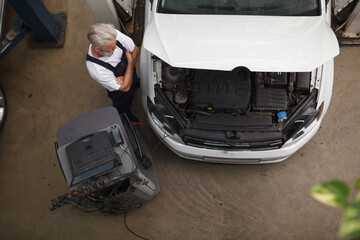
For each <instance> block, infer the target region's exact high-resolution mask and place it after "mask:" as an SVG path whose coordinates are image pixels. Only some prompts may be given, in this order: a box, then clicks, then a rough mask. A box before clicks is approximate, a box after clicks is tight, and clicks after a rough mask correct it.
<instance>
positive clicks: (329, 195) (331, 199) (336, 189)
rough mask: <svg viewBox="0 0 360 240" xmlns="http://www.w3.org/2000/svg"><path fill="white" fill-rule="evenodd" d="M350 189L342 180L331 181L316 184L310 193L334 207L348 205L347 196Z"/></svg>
mask: <svg viewBox="0 0 360 240" xmlns="http://www.w3.org/2000/svg"><path fill="white" fill-rule="evenodd" d="M349 194H350V190H349V188H348V186H347V185H346V184H345V183H343V182H340V181H330V182H326V183H323V184H319V185H316V186H314V187H313V188H312V189H311V191H310V195H311V196H312V197H313V198H315V199H316V200H318V201H319V202H321V203H324V204H326V205H329V206H332V207H345V206H347V204H348V202H347V198H348V197H349Z"/></svg>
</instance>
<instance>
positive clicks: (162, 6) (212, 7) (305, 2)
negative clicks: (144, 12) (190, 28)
mask: <svg viewBox="0 0 360 240" xmlns="http://www.w3.org/2000/svg"><path fill="white" fill-rule="evenodd" d="M158 12H159V13H175V14H211V15H264V16H318V15H320V6H319V0H181V1H179V0H159V7H158Z"/></svg>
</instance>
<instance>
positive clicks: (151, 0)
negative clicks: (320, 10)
mask: <svg viewBox="0 0 360 240" xmlns="http://www.w3.org/2000/svg"><path fill="white" fill-rule="evenodd" d="M327 1H329V0H327ZM149 2H150V3H151V11H152V7H153V2H154V0H149Z"/></svg>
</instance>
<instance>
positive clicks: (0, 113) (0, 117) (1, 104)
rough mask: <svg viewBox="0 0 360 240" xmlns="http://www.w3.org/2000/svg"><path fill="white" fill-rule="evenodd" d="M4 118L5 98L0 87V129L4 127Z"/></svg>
mask: <svg viewBox="0 0 360 240" xmlns="http://www.w3.org/2000/svg"><path fill="white" fill-rule="evenodd" d="M5 118H6V96H5V92H4V89H3V88H2V87H0V128H2V126H3V125H4V122H5Z"/></svg>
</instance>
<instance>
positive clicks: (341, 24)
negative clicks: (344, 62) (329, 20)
mask: <svg viewBox="0 0 360 240" xmlns="http://www.w3.org/2000/svg"><path fill="white" fill-rule="evenodd" d="M332 6H333V16H334V18H335V19H334V20H335V21H333V22H334V23H335V24H334V26H333V29H334V30H335V33H336V35H337V37H338V39H339V43H340V44H341V45H359V44H360V2H359V1H358V0H333V4H332Z"/></svg>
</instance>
